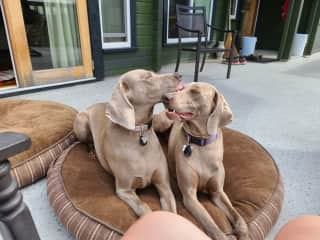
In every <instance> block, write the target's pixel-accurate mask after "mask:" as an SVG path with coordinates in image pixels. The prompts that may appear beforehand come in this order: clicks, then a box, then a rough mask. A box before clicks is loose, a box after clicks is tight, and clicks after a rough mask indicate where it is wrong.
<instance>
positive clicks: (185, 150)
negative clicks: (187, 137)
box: [182, 144, 192, 157]
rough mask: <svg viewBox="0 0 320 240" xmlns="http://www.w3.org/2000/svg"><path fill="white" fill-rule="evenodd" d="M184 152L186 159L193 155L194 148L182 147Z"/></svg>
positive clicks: (186, 145) (189, 146)
mask: <svg viewBox="0 0 320 240" xmlns="http://www.w3.org/2000/svg"><path fill="white" fill-rule="evenodd" d="M182 152H183V154H184V155H185V156H186V157H190V156H191V154H192V147H191V145H190V144H185V145H183V147H182Z"/></svg>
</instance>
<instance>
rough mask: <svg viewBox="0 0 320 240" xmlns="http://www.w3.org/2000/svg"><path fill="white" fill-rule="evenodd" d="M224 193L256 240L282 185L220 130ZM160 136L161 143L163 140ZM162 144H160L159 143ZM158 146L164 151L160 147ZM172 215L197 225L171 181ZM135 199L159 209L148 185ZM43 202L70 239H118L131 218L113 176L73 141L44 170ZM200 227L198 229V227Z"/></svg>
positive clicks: (258, 157)
mask: <svg viewBox="0 0 320 240" xmlns="http://www.w3.org/2000/svg"><path fill="white" fill-rule="evenodd" d="M223 132H224V144H225V154H224V164H225V168H226V180H225V191H226V193H227V194H228V196H229V197H230V199H231V201H232V203H233V205H234V206H235V208H236V209H237V210H238V211H239V213H240V214H241V215H242V216H243V217H244V219H245V220H246V221H247V222H248V224H249V231H250V237H251V239H252V240H262V239H264V238H265V237H266V235H267V233H268V232H269V231H270V230H271V228H272V227H273V226H274V224H275V222H276V221H277V218H278V216H279V214H280V209H281V206H282V200H283V184H282V181H281V177H280V174H279V171H278V168H277V166H276V163H275V162H274V160H273V159H272V157H271V156H270V155H269V154H268V152H267V151H266V150H265V149H264V148H263V147H262V146H261V145H259V144H258V143H257V142H255V141H254V140H253V139H251V138H249V137H248V136H246V135H244V134H241V133H239V132H236V131H233V130H230V129H224V130H223ZM163 139H164V138H163V136H162V140H163ZM162 142H165V141H162ZM163 146H164V148H165V147H166V146H165V144H164V143H163ZM172 185H173V191H174V193H175V196H176V199H177V208H178V213H179V214H180V215H182V216H184V217H186V218H188V219H189V220H190V221H192V222H193V223H194V224H196V225H198V226H199V224H198V223H197V222H196V221H195V219H194V218H193V217H192V216H191V215H190V214H189V213H188V211H187V210H186V209H185V208H184V207H183V204H182V199H181V194H180V193H179V191H178V188H177V184H175V183H174V181H173V184H172ZM138 194H139V195H140V197H141V199H142V200H143V201H145V202H146V203H148V205H149V206H150V207H151V208H152V209H153V210H160V203H159V197H158V195H157V193H156V191H155V189H154V188H153V187H149V188H147V189H144V190H139V191H138ZM48 196H49V201H50V203H51V205H52V207H53V209H54V211H55V213H56V214H57V216H58V218H59V219H60V221H61V222H62V224H63V225H64V226H65V227H66V228H67V230H68V231H70V232H71V233H72V234H74V235H75V237H76V239H81V240H85V239H91V240H94V239H97V240H98V239H120V238H121V235H122V234H123V233H124V232H125V231H126V230H127V229H128V228H129V227H130V225H132V224H133V223H134V222H135V221H136V220H137V217H136V216H135V214H134V212H133V211H132V210H131V209H130V208H129V207H128V206H127V205H126V204H125V203H124V202H123V201H121V200H120V199H118V197H117V196H116V194H115V192H114V180H113V177H112V176H110V175H108V174H107V173H106V172H105V171H104V170H103V169H102V167H101V166H100V165H99V163H98V161H97V159H96V158H95V154H94V153H93V151H91V150H90V148H89V147H88V146H87V145H84V144H81V143H75V144H73V145H72V146H71V147H70V148H68V149H67V150H66V151H65V152H64V153H63V154H62V155H61V156H60V158H58V160H57V161H55V162H54V164H52V165H51V167H50V169H49V171H48ZM199 199H200V201H201V202H202V204H203V205H204V206H205V208H206V209H207V210H208V211H209V213H210V214H211V216H212V217H213V218H214V219H215V221H216V222H217V224H218V225H219V226H220V228H221V229H223V231H225V232H227V233H230V232H231V226H230V223H229V222H228V221H227V219H226V217H225V216H224V215H223V214H222V212H220V210H219V209H217V208H216V207H215V206H214V205H213V204H212V203H211V202H210V201H209V199H208V197H207V196H206V195H204V194H203V195H201V194H200V195H199ZM199 227H200V226H199Z"/></svg>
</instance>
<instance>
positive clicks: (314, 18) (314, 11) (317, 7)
mask: <svg viewBox="0 0 320 240" xmlns="http://www.w3.org/2000/svg"><path fill="white" fill-rule="evenodd" d="M319 20H320V2H319V0H313V3H312V8H311V14H310V17H309V21H308V29H307V33H308V34H309V37H308V42H307V45H306V48H305V51H304V54H305V55H311V53H312V49H313V45H314V41H315V37H316V34H317V30H318V25H319Z"/></svg>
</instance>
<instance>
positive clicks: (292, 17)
mask: <svg viewBox="0 0 320 240" xmlns="http://www.w3.org/2000/svg"><path fill="white" fill-rule="evenodd" d="M303 3H304V0H291V3H290V7H289V11H288V15H287V19H286V23H285V26H284V30H283V34H282V39H281V44H280V49H279V52H278V59H280V60H288V59H289V58H290V52H291V47H292V43H293V39H294V35H295V34H296V32H297V29H298V26H299V22H300V17H301V12H302V8H303Z"/></svg>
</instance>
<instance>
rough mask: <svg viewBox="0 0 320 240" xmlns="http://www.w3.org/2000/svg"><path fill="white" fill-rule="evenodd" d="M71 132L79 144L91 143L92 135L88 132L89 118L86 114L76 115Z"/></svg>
mask: <svg viewBox="0 0 320 240" xmlns="http://www.w3.org/2000/svg"><path fill="white" fill-rule="evenodd" d="M73 131H74V133H75V134H76V136H77V138H78V140H79V141H80V142H83V143H91V142H92V134H91V131H90V126H89V116H88V113H87V112H80V113H78V114H77V116H76V118H75V120H74V122H73Z"/></svg>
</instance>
